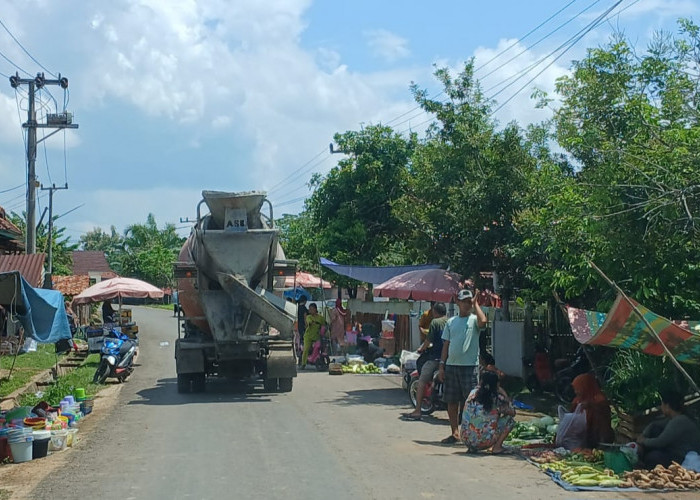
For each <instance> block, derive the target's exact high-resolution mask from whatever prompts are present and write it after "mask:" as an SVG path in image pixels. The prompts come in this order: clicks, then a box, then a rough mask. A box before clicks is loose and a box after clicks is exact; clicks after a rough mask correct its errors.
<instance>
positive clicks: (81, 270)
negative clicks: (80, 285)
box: [73, 250, 116, 278]
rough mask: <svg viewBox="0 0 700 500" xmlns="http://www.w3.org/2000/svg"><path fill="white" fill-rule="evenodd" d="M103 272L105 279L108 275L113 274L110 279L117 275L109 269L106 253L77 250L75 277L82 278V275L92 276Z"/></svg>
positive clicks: (74, 256)
mask: <svg viewBox="0 0 700 500" xmlns="http://www.w3.org/2000/svg"><path fill="white" fill-rule="evenodd" d="M96 272H101V273H103V275H102V277H103V278H105V277H106V276H105V275H106V273H112V275H110V276H109V277H110V278H114V277H115V276H116V274H115V273H114V271H113V270H112V269H111V268H110V267H109V264H108V263H107V259H106V258H105V253H104V252H99V251H93V250H89V251H88V250H76V251H74V252H73V275H74V276H80V275H82V274H90V273H96Z"/></svg>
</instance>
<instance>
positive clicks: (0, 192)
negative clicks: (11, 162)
mask: <svg viewBox="0 0 700 500" xmlns="http://www.w3.org/2000/svg"><path fill="white" fill-rule="evenodd" d="M21 187H24V182H23V183H22V184H18V185H17V186H15V187H13V188H10V189H3V190H2V191H0V194H3V193H9V192H10V191H14V190H15V189H19V188H21Z"/></svg>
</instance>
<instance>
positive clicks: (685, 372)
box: [586, 259, 700, 392]
mask: <svg viewBox="0 0 700 500" xmlns="http://www.w3.org/2000/svg"><path fill="white" fill-rule="evenodd" d="M586 261H587V262H588V265H589V266H591V267H592V268H593V269H594V270H595V271H596V272H597V273H598V274H600V276H601V277H602V278H603V279H604V280H605V281H607V282H608V284H609V285H610V286H611V287H613V288H614V289H615V290H616V291H617V293H619V294H620V295H622V297H623V298H624V299H625V301H626V302H627V303H628V304H629V305H630V306H631V307H632V310H633V311H634V312H635V313H636V314H637V316H639V318H640V319H641V320H642V322H644V324H645V325H646V327H647V328H648V329H649V330H650V331H651V333H652V335H653V336H654V338H655V339H656V341H657V342H658V343H659V344H661V347H663V349H664V352H665V353H666V355H667V356H668V357H669V358H670V359H671V362H672V363H673V364H674V365H676V368H678V370H680V372H681V373H682V374H683V376H684V377H685V378H687V379H688V382H690V385H691V386H692V387H693V390H694V391H695V392H700V387H698V385H697V384H696V383H695V380H693V377H691V376H690V375H689V374H688V372H687V371H685V368H683V366H682V365H681V364H680V363H679V362H678V360H677V359H676V357H675V356H674V355H673V353H671V351H670V350H669V349H668V347H667V346H666V344H664V343H663V341H662V340H661V338H660V337H659V334H658V333H656V330H654V327H653V326H651V323H649V321H648V320H647V319H646V318H645V317H644V315H643V314H642V313H641V312H640V311H639V309H637V306H636V305H635V304H634V302H632V300H631V299H630V298H629V297H628V296H627V295H626V294H625V292H623V291H622V289H621V288H620V287H619V286H618V285H617V283H615V282H614V281H613V280H611V279H610V278H608V277H607V276H606V275H605V273H604V272H603V271H601V270H600V268H599V267H598V266H596V265H595V263H594V262H593V261H592V260H589V259H586Z"/></svg>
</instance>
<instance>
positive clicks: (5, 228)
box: [0, 207, 22, 239]
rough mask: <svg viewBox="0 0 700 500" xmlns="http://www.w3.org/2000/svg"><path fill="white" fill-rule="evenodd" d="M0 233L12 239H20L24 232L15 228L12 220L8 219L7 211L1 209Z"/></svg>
mask: <svg viewBox="0 0 700 500" xmlns="http://www.w3.org/2000/svg"><path fill="white" fill-rule="evenodd" d="M0 232H1V233H6V235H7V236H8V237H10V238H12V239H18V237H21V236H22V231H21V230H20V228H18V227H17V226H15V225H14V224H13V223H12V221H11V220H10V219H8V218H7V214H6V213H5V209H4V208H2V207H0Z"/></svg>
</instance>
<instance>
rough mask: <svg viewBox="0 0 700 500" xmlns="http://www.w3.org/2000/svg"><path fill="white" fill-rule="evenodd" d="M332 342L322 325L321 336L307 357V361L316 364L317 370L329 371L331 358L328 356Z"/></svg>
mask: <svg viewBox="0 0 700 500" xmlns="http://www.w3.org/2000/svg"><path fill="white" fill-rule="evenodd" d="M330 343H331V342H330V340H329V339H328V336H327V335H326V328H325V327H321V338H320V339H319V340H317V341H316V342H314V345H313V348H312V350H311V354H309V357H308V358H307V363H309V364H313V365H315V366H316V370H317V371H319V372H324V371H328V366H329V365H330V363H331V359H330V357H329V356H328V349H329V347H330Z"/></svg>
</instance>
